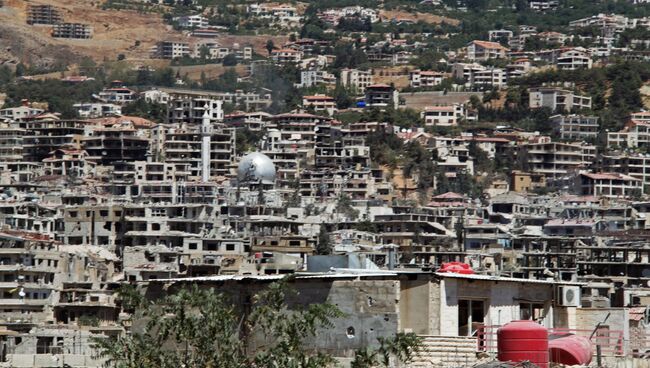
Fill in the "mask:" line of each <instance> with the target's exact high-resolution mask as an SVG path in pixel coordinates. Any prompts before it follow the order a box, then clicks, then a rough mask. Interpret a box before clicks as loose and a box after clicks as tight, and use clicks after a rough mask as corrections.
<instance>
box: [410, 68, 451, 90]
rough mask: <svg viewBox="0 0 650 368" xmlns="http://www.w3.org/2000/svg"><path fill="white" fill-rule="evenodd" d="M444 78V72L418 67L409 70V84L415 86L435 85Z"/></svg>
mask: <svg viewBox="0 0 650 368" xmlns="http://www.w3.org/2000/svg"><path fill="white" fill-rule="evenodd" d="M444 78H445V74H444V73H440V72H436V71H431V70H419V69H417V70H412V71H410V72H409V85H410V86H411V87H413V88H421V87H435V86H437V85H439V84H440V83H442V80H443V79H444Z"/></svg>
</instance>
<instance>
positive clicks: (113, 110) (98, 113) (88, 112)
mask: <svg viewBox="0 0 650 368" xmlns="http://www.w3.org/2000/svg"><path fill="white" fill-rule="evenodd" d="M72 107H74V108H75V109H76V110H77V116H78V117H80V118H100V117H104V116H116V115H122V107H121V106H120V105H115V104H108V103H92V102H89V103H77V104H74V105H72Z"/></svg>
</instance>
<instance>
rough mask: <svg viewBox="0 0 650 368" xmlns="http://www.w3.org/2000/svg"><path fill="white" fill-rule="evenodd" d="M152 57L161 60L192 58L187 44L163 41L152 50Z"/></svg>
mask: <svg viewBox="0 0 650 368" xmlns="http://www.w3.org/2000/svg"><path fill="white" fill-rule="evenodd" d="M152 56H153V57H155V58H160V59H180V58H183V57H187V56H190V45H189V44H188V43H187V42H174V41H162V42H158V44H157V45H156V46H155V47H154V48H153V49H152Z"/></svg>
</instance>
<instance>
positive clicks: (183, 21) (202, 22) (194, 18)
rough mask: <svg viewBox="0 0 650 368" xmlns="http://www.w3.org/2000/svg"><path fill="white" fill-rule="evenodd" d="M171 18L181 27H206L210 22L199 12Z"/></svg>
mask: <svg viewBox="0 0 650 368" xmlns="http://www.w3.org/2000/svg"><path fill="white" fill-rule="evenodd" d="M173 20H174V22H176V23H178V26H179V27H181V28H206V27H208V26H209V25H210V23H208V18H206V17H204V16H203V15H201V14H195V15H185V16H182V17H175V18H173Z"/></svg>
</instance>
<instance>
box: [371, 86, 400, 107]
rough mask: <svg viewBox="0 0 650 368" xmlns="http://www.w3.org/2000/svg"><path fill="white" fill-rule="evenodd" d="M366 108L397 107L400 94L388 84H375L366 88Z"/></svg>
mask: <svg viewBox="0 0 650 368" xmlns="http://www.w3.org/2000/svg"><path fill="white" fill-rule="evenodd" d="M365 101H366V106H367V107H379V108H385V107H388V106H392V107H393V108H396V107H397V104H398V102H399V94H398V92H397V90H396V89H395V88H394V87H392V86H389V85H387V84H373V85H370V86H368V87H366V98H365Z"/></svg>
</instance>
